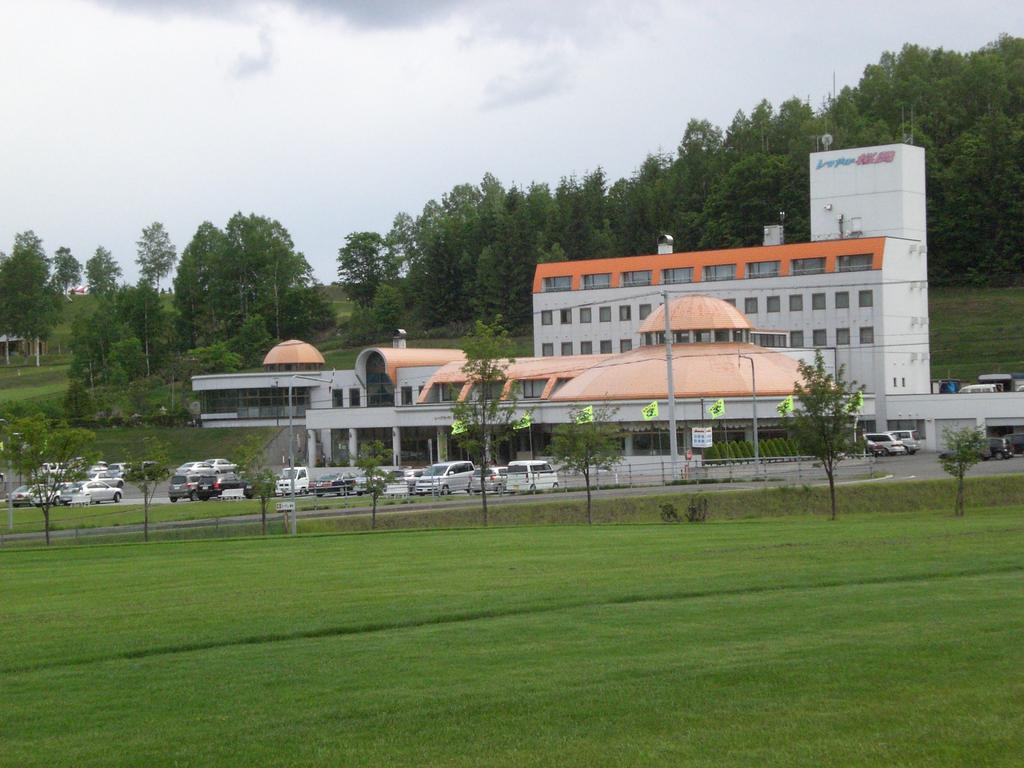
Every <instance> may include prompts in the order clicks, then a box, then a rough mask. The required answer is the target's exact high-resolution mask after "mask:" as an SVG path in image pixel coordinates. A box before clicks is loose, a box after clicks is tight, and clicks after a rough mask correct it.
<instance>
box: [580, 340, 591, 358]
mask: <svg viewBox="0 0 1024 768" xmlns="http://www.w3.org/2000/svg"><path fill="white" fill-rule="evenodd" d="M580 354H581V355H592V354H594V342H592V341H581V342H580Z"/></svg>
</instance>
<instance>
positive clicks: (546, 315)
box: [540, 309, 551, 325]
mask: <svg viewBox="0 0 1024 768" xmlns="http://www.w3.org/2000/svg"><path fill="white" fill-rule="evenodd" d="M540 324H541V325H551V310H550V309H543V310H541V313H540Z"/></svg>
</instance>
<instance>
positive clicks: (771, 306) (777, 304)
mask: <svg viewBox="0 0 1024 768" xmlns="http://www.w3.org/2000/svg"><path fill="white" fill-rule="evenodd" d="M765 303H766V304H767V305H768V307H767V309H768V311H769V312H781V311H782V299H780V298H779V297H778V296H769V297H768V298H767V299H766V300H765Z"/></svg>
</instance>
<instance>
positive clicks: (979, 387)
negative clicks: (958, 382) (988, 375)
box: [960, 384, 999, 395]
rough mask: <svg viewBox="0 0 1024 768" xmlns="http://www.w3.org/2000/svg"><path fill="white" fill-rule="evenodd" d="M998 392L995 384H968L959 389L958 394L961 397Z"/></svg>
mask: <svg viewBox="0 0 1024 768" xmlns="http://www.w3.org/2000/svg"><path fill="white" fill-rule="evenodd" d="M998 391H999V390H998V389H997V388H996V385H995V384H968V385H967V386H965V387H960V394H962V395H977V394H982V393H985V394H987V393H995V392H998Z"/></svg>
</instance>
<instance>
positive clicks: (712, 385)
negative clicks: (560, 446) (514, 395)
mask: <svg viewBox="0 0 1024 768" xmlns="http://www.w3.org/2000/svg"><path fill="white" fill-rule="evenodd" d="M740 354H744V355H749V356H750V357H751V358H753V360H754V367H755V371H756V374H757V394H758V395H765V396H768V397H772V396H785V395H789V394H792V392H793V385H794V383H795V382H796V381H797V380H799V378H800V374H799V369H798V367H797V361H796V360H794V359H793V358H791V357H788V356H787V355H784V354H783V353H781V352H776V351H774V350H771V349H766V348H764V347H759V346H756V345H754V344H741V343H723V344H679V345H673V346H672V379H673V384H674V385H675V390H676V397H690V398H692V397H716V398H717V397H750V396H751V376H750V362H749V361H748V360H744V359H742V358H740V357H738V355H740ZM667 394H668V383H667V377H666V375H665V347H663V346H652V347H640V348H639V349H635V350H633V351H632V352H626V353H624V354H621V355H613V356H611V357H606V358H604V359H603V360H601V361H600V362H598V363H597V364H595V365H593V366H592V367H590V368H589V369H588V370H586V371H584V372H582V373H581V374H580V375H578V376H576V377H575V378H574V379H573V380H572V381H570V382H568V383H567V384H565V385H564V386H563V387H562V388H561V389H559V390H558V391H557V392H556V393H555V394H554V395H553V396H552V397H551V400H556V401H564V400H570V401H578V402H587V401H601V400H657V399H665V397H666V396H667Z"/></svg>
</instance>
